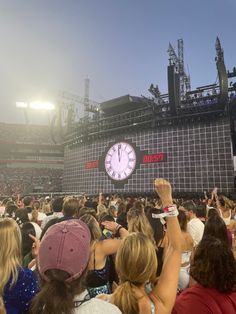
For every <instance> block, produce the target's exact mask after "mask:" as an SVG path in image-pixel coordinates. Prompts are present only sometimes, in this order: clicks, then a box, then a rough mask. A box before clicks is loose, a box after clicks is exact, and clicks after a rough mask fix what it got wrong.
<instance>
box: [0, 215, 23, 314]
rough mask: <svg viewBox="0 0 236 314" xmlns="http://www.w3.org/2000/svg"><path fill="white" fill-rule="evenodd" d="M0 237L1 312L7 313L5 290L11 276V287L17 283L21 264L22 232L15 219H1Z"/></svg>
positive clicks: (2, 313)
mask: <svg viewBox="0 0 236 314" xmlns="http://www.w3.org/2000/svg"><path fill="white" fill-rule="evenodd" d="M0 239H1V245H0V278H1V280H0V313H1V314H5V313H6V309H5V306H4V302H3V291H4V288H5V286H6V284H7V283H8V281H9V280H10V278H12V279H11V284H10V286H11V287H12V286H13V285H14V284H15V283H16V281H17V278H18V267H19V266H20V265H21V233H20V228H19V226H18V225H17V223H16V222H15V220H13V219H11V218H4V219H0Z"/></svg>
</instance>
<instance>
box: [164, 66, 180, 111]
mask: <svg viewBox="0 0 236 314" xmlns="http://www.w3.org/2000/svg"><path fill="white" fill-rule="evenodd" d="M167 71H168V72H167V75H168V93H169V103H170V112H171V113H172V114H173V115H176V112H177V107H178V106H179V103H180V79H179V73H178V72H177V71H176V66H175V65H169V66H168V70H167Z"/></svg>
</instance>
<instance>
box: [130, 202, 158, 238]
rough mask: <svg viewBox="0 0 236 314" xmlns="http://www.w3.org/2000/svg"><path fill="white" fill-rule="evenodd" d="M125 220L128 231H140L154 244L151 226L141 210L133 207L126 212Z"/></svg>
mask: <svg viewBox="0 0 236 314" xmlns="http://www.w3.org/2000/svg"><path fill="white" fill-rule="evenodd" d="M127 220H128V231H129V232H141V233H143V234H145V235H146V236H147V237H148V238H149V239H150V240H151V241H152V242H153V243H155V244H156V242H155V240H154V235H153V230H152V227H151V225H150V223H149V221H148V219H147V217H146V216H145V214H144V213H143V212H140V210H139V209H136V208H134V207H133V208H131V209H130V210H129V211H128V213H127Z"/></svg>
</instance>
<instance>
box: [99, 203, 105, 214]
mask: <svg viewBox="0 0 236 314" xmlns="http://www.w3.org/2000/svg"><path fill="white" fill-rule="evenodd" d="M104 212H107V208H106V206H105V205H103V204H100V205H98V206H97V213H98V215H101V214H102V213H104Z"/></svg>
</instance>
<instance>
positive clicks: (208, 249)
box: [172, 236, 236, 314]
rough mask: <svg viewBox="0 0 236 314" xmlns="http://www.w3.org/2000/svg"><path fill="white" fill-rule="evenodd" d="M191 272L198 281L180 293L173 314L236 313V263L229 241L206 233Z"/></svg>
mask: <svg viewBox="0 0 236 314" xmlns="http://www.w3.org/2000/svg"><path fill="white" fill-rule="evenodd" d="M190 275H191V276H192V277H193V279H194V280H195V281H196V283H197V284H195V285H194V286H192V287H191V288H188V289H185V290H184V291H183V292H182V293H181V294H180V295H179V296H178V297H177V300H176V303H175V306H174V309H173V312H172V313H173V314H183V313H191V314H199V313H214V314H225V313H227V314H231V313H232V314H233V313H236V263H235V259H234V256H233V253H232V251H231V249H230V247H229V245H228V243H226V242H225V241H221V240H220V239H217V238H215V237H212V236H206V237H204V238H203V239H202V240H201V242H200V243H199V244H198V246H197V247H196V251H195V254H194V259H193V261H192V264H191V268H190Z"/></svg>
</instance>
